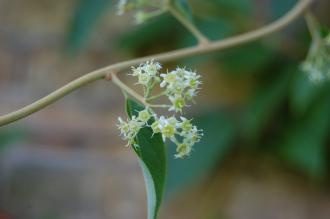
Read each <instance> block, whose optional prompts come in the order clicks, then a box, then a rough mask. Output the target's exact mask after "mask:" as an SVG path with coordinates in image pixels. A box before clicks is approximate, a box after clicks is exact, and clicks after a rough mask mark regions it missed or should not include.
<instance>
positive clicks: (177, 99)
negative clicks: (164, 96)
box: [168, 95, 186, 112]
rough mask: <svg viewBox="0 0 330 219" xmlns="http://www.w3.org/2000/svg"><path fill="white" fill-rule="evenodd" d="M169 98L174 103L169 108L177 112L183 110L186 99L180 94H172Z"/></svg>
mask: <svg viewBox="0 0 330 219" xmlns="http://www.w3.org/2000/svg"><path fill="white" fill-rule="evenodd" d="M169 99H170V101H171V103H172V106H171V107H170V108H169V109H168V110H169V111H175V112H182V109H183V107H184V106H185V104H186V102H185V99H184V98H183V97H182V96H179V95H176V96H170V97H169Z"/></svg>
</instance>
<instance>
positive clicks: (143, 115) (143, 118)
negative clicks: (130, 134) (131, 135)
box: [138, 109, 151, 122]
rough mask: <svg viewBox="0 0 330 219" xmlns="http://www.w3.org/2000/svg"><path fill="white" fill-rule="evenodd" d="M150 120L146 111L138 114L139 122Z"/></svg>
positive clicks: (149, 115)
mask: <svg viewBox="0 0 330 219" xmlns="http://www.w3.org/2000/svg"><path fill="white" fill-rule="evenodd" d="M150 118H151V114H150V112H149V110H148V109H145V110H142V111H140V112H139V116H138V120H140V121H141V122H148V120H149V119H150Z"/></svg>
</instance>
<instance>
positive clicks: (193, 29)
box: [168, 4, 209, 45]
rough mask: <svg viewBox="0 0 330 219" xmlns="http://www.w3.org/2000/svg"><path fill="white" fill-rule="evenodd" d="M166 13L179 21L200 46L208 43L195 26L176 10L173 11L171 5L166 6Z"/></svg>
mask: <svg viewBox="0 0 330 219" xmlns="http://www.w3.org/2000/svg"><path fill="white" fill-rule="evenodd" d="M168 11H169V12H170V13H171V14H172V15H173V16H174V17H175V18H176V19H177V20H178V21H179V22H181V24H182V25H183V26H185V28H187V30H189V31H190V32H191V33H192V35H194V37H195V38H196V39H197V40H198V43H199V44H200V45H204V44H207V43H209V40H208V39H207V37H206V36H204V34H203V33H202V32H200V31H199V30H198V29H197V28H196V26H195V25H194V24H193V23H192V22H190V21H189V20H188V19H187V18H185V17H184V16H183V15H182V14H181V13H180V12H179V11H178V10H177V9H175V8H174V7H173V6H172V5H171V4H169V5H168Z"/></svg>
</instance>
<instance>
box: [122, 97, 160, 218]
mask: <svg viewBox="0 0 330 219" xmlns="http://www.w3.org/2000/svg"><path fill="white" fill-rule="evenodd" d="M143 109H144V107H143V106H141V105H140V104H138V103H136V102H134V101H133V100H130V99H127V100H126V112H127V115H128V117H130V118H131V117H132V116H133V115H136V116H137V115H138V112H139V111H141V110H143ZM153 121H154V119H151V120H150V121H149V122H150V123H151V122H153ZM136 142H137V144H138V145H139V147H136V148H134V147H133V148H134V151H135V152H136V154H137V155H138V159H139V163H140V166H141V169H142V173H143V176H144V180H145V185H146V190H147V199H148V219H155V218H156V217H157V213H158V209H159V207H160V203H161V201H162V196H163V190H164V185H165V176H166V152H165V146H164V142H163V140H162V136H161V134H159V133H157V134H153V132H152V129H151V128H150V127H144V128H142V129H141V130H140V131H139V133H138V134H137V137H136Z"/></svg>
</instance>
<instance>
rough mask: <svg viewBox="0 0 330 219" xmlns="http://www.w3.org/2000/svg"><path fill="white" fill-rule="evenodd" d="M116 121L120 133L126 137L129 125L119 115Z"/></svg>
mask: <svg viewBox="0 0 330 219" xmlns="http://www.w3.org/2000/svg"><path fill="white" fill-rule="evenodd" d="M118 122H119V123H118V124H117V126H118V128H119V130H120V135H121V136H123V137H124V138H126V137H127V135H128V133H129V125H128V123H127V122H124V120H123V119H122V118H121V117H118Z"/></svg>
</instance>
